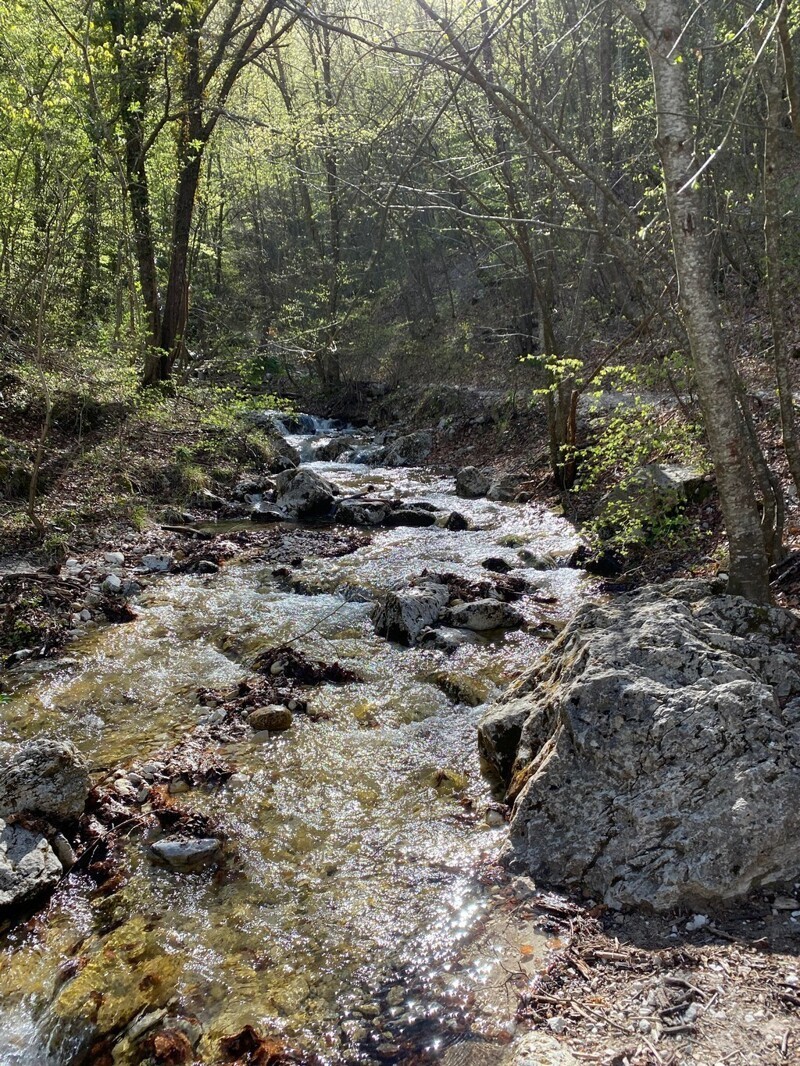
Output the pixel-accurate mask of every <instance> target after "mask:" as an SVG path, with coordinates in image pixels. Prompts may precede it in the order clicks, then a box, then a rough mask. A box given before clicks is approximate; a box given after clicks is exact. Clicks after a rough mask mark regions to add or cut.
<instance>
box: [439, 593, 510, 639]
mask: <svg viewBox="0 0 800 1066" xmlns="http://www.w3.org/2000/svg"><path fill="white" fill-rule="evenodd" d="M450 621H451V622H452V624H453V625H454V626H457V627H461V628H463V629H474V630H475V631H476V632H478V633H481V632H483V631H484V630H487V629H516V628H518V627H519V626H521V625H522V624H523V623H524V621H525V619H524V618H523V617H522V615H521V614H520V613H519V611H518V610H516V608H514V607H511V606H510V605H509V604H507V603H503V601H502V600H489V599H486V600H475V601H474V602H473V603H464V604H462V605H461V606H460V607H453V608H452V609H451V610H450Z"/></svg>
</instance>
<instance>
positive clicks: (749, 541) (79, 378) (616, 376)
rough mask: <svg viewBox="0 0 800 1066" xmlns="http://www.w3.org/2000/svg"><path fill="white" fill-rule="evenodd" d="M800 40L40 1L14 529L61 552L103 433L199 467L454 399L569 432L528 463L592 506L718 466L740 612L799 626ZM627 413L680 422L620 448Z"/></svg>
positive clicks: (10, 133)
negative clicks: (496, 393)
mask: <svg viewBox="0 0 800 1066" xmlns="http://www.w3.org/2000/svg"><path fill="white" fill-rule="evenodd" d="M799 28H800V16H799V15H798V13H797V11H796V10H795V7H794V5H793V4H792V3H791V2H790V0H778V2H772V0H769V2H768V0H762V2H758V3H737V2H726V3H713V4H712V3H698V4H690V3H683V2H681V0H648V3H647V4H646V5H645V6H644V7H643V8H642V7H641V6H640V5H638V4H637V3H635V2H634V0H601V2H599V3H581V2H576V0H447V2H441V3H439V4H438V5H437V4H432V3H429V2H428V0H395V2H393V3H391V4H389V3H385V2H378V0H375V2H372V0H355V2H348V3H345V2H336V0H331V2H329V3H325V4H320V3H315V2H312V0H308V2H305V3H303V2H302V0H267V2H263V3H253V2H250V0H205V2H203V0H191V2H181V0H175V2H170V3H167V2H165V0H144V2H138V0H136V2H134V0H87V2H72V0H9V2H7V3H6V4H4V6H3V10H2V12H0V108H2V132H1V133H0V346H1V347H2V361H3V381H2V398H3V402H2V418H3V423H4V426H3V428H2V432H3V434H4V436H3V440H2V447H3V450H4V456H5V460H4V467H3V470H4V473H5V481H6V489H5V492H4V495H5V496H6V498H7V499H9V498H12V499H13V498H14V497H17V498H22V499H25V498H27V507H26V508H25V509H24V510H26V512H27V515H25V514H23V509H22V508H20V507H17V508H16V509H15V508H14V507H13V506H12V507H11V512H12V513H11V515H10V518H9V521H10V525H9V527H8V528H9V529H10V530H12V531H16V532H17V533H19V532H20V531H21V530H22V529H23V527H24V528H31V527H32V529H33V530H34V531H35V532H37V533H38V535H39V536H40V538H41V537H42V536H45V533H44V525H45V523H44V522H43V521H42V520H41V518H39V516H38V507H37V500H38V497H39V496H40V495H41V493H42V491H43V486H44V484H45V482H46V480H47V477H46V476H45V475H46V473H47V469H48V464H50V465H51V466H53V465H55V467H57V468H59V469H63V468H64V467H65V466H67V467H73V468H75V467H76V456H77V457H78V458H79V459H80V460H81V461H82V462H83V463H84V466H85V465H86V460H87V455H86V453H87V447H86V444H85V441H84V440H83V438H82V437H81V434H82V432H83V430H84V429H85V428H87V427H89V426H90V424H91V421H92V418H93V417H95V418H96V419H98V420H100V421H102V420H103V419H104V418H105V419H106V420H107V418H108V417H110V419H111V421H112V422H114V425H115V427H116V429H115V430H114V432H115V433H116V434H117V437H118V438H119V439H120V441H122V438H124V437H125V433H126V431H125V430H124V429H120V425H122V424H123V423H124V422H125V420H126V418H127V417H128V416H129V415H131V414H135V416H136V418H138V419H139V420H140V422H141V420H145V421H146V420H147V419H149V418H151V417H155V415H157V417H159V418H160V419H161V420H162V422H169V421H170V417H172V419H173V421H172V423H170V424H171V425H173V428H174V430H175V432H176V434H177V435H178V436H179V435H180V431H181V427H182V426H183V427H185V425H186V421H185V416H186V411H187V410H189V411H192V412H195V413H196V412H197V411H198V410H201V411H202V412H203V417H205V418H206V419H207V420H211V421H213V420H214V417H216V421H217V422H218V423H221V424H222V423H225V424H227V425H230V424H231V423H230V419H231V418H232V416H233V413H234V412H235V411H236V410H237V409H239V408H242V407H243V408H246V407H247V406H248V405H252V404H253V401H254V398H256V403H258V402H261V406H262V407H263V406H264V403H263V395H264V394H265V393H277V394H280V393H281V392H282V391H283V392H288V393H289V394H290V395H291V396H293V397H295V398H296V397H297V396H300V395H308V394H310V393H312V392H313V393H316V392H319V393H320V394H326V393H327V394H332V393H335V392H336V391H337V390H339V391H340V392H341V390H343V389H344V390H345V391H346V390H347V388H348V387H357V386H359V385H360V384H363V383H364V382H376V381H377V382H383V383H385V385H386V386H387V387H396V386H398V385H399V386H403V385H406V384H408V383H411V382H413V383H428V384H430V385H433V386H436V385H437V384H439V383H453V382H457V383H462V384H470V385H472V386H475V387H478V388H484V389H486V388H498V389H501V390H507V391H510V392H512V393H513V396H514V402H515V403H519V404H521V406H523V407H528V406H529V407H530V408H531V409H535V410H536V411H538V412H540V413H542V415H543V416H546V429H545V430H541V431H537V432H538V439H537V442H536V443H534V441H533V440H531V442H530V445H529V447H528V448H527V452H528V457H530V456H531V455H533V454H534V453H537V452H538V451H540V450H541V448H544V451H545V454H546V456H547V462H548V463H549V467H550V477H551V481H550V486H551V488H555V489H557V490H561V491H562V492H565V493H568V492H569V491H570V490H574V489H575V486H576V483H577V484H578V486H580V482H581V476H583V479H584V481H586V480H587V471H588V472H590V474H591V476H596V475H597V471H598V469H599V470H600V477H601V478H602V477H606V478H608V477H611V478H612V480H619V478H620V477H623V476H624V475H625V474H626V473H629V472H630V470H631V469H633V468H635V466H636V464H637V462H641V459H642V456H643V455H644V456H645V457H646V456H647V455H651V456H652V455H666V456H668V457H669V456H675V455H682V454H687V453H691V454H693V455H694V456H695V457H697V456H701V457H705V456H706V455H707V456H708V459H706V458H703V459H702V461H703V462H709V461H710V464H711V465H713V468H714V472H715V476H716V483H717V489H718V492H719V501H720V505H721V510H722V514H723V517H724V523H725V527H726V529H727V536H728V540H729V547H730V558H729V562H728V565H727V569H728V570H729V572H730V581H731V588H732V589H733V590H735V591H741V592H743V593H744V594H745V595H747V596H749V597H751V598H753V599H755V600H767V599H769V597H770V590H769V567H770V566H772V565H775V564H778V563H780V561H781V559H782V558H783V557H784V555H785V534H786V529H787V520H786V493H787V491H788V493H789V497H790V502H791V501H796V499H797V495H796V493H797V486H798V483H800V442H798V438H797V428H796V417H795V411H794V402H793V394H792V387H793V377H794V371H793V362H792V361H793V359H794V358H795V356H796V353H797V335H796V321H795V311H794V294H795V291H796V276H797V262H798V254H800V250H799V249H798V240H800V238H799V237H798V229H797V195H798V173H800V171H798V165H797V164H798V158H799V156H798V137H800V88H799V87H798V73H797V70H796V63H795V51H796V48H797V35H798V29H799ZM607 389H624V390H627V391H630V392H632V393H633V394H634V395H635V396H645V397H646V396H647V395H648V394H652V393H653V392H656V393H659V392H660V393H662V394H663V393H667V394H670V395H674V396H675V397H676V403H677V405H678V415H677V417H676V419H674V420H671V421H670V420H667V421H668V425H666V426H664V425H659V426H658V428H657V429H656V430H654V427H653V419H652V418H651V417H650V415H649V413H648V408H647V402H646V399H645V400H643V401H642V402H641V403H640V405H639V407H637V414H636V415H635V417H634V418H633V421H632V423H631V426H630V429H629V432H628V433H627V435H626V434H623V433H620V432H619V427H617V429H616V431H615V432H613V433H611V434H610V435H609V436H608V437H607V438H606V439H604V440H603V441H601V442H600V443H599V444H598V442H597V441H587V440H586V439H585V437H582V434H581V431H580V427H579V418H578V404H579V400H580V397H581V396H582V395H586V394H596V393H602V391H603V390H607ZM259 396H261V400H258V397H259ZM762 408H766V409H767V418H766V422H765V423H764V425H761V424H760V422H759V418H760V414H761V413H762V410H761V409H762ZM170 411H171V415H170ZM59 419H60V421H59ZM70 419H71V420H72V423H77V425H78V427H79V428H78V436H79V437H81V443H80V447H79V448H78V449H77V450H76V449H74V448H73V449H72V450H71V451H70V448H69V447H67V449H66V452H65V451H64V448H63V447H62V448H61V450H59V446H58V444H57V443H54V438H53V431H54V428H55V429H56V430H57V429H58V428H59V425H61V426H62V427H63V425H64V424H65V422H70ZM226 420H227V422H226ZM72 423H71V424H72ZM221 424H220V425H217V426H216V429H222V428H223V426H222V425H221ZM774 431H776V432H777V435H778V438H779V439H777V442H776V436H775V432H774ZM73 435H74V434H73ZM532 437H533V431H532ZM625 438H627V439H625ZM62 443H63V442H62ZM540 446H541V447H540ZM122 447H123V445H122V443H121V444H120V448H121V449H122ZM148 447H149V445H148V444H147V442H139V444H138V445H137V444H136V442H130V450H131V452H133V453H134V457H136V456H135V453H137V451H142V450H144V451H145V452H146V451H147V450H148ZM54 453H58V454H57V457H56V458H55V459H54V458H53V454H54ZM67 453H69V454H67ZM95 458H96V460H97V463H98V465H100V466H102V465H103V463H104V462H105V463H106V464H107V463H108V462H109V458H108V456H107V455H106V456H105V458H104V457H103V456H102V455H101V454H100V453H98V455H97V456H95ZM138 458H139V459H140V460H142V461H144V462H146V461H147V455H138ZM20 462H21V464H22V467H21V470H20ZM77 465H80V464H77ZM581 471H583V475H581ZM592 471H593V472H594V473H593V474H592ZM78 475H79V476H82V475H81V472H80V471H78ZM119 476H120V477H121V478H122V479H123V480H124V477H125V475H124V471H122V472H120V473H119ZM591 476H590V477H589V478H588V479H589V480H591ZM134 480H135V479H134ZM118 487H119V486H118ZM122 494H123V495H124V492H123V493H122ZM134 495H135V494H134ZM95 502H96V501H95ZM62 509H63V508H62ZM51 510H52V509H51ZM56 511H58V508H57V507H56ZM51 517H52V516H51ZM74 520H75V516H74V515H73V517H72V521H73V524H74ZM51 525H52V522H51ZM55 527H56V530H57V531H58V530H59V529H62V528H63V522H62V523H61V525H59V521H58V517H56V519H55ZM723 569H724V567H723Z"/></svg>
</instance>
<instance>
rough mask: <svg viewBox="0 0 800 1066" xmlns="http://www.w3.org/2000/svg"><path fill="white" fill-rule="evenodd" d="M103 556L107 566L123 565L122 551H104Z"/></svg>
mask: <svg viewBox="0 0 800 1066" xmlns="http://www.w3.org/2000/svg"><path fill="white" fill-rule="evenodd" d="M103 558H104V559H105V561H106V562H107V563H108V565H109V566H123V565H124V564H125V556H124V555H123V554H122V552H105V554H104V555H103Z"/></svg>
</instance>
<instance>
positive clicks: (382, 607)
mask: <svg viewBox="0 0 800 1066" xmlns="http://www.w3.org/2000/svg"><path fill="white" fill-rule="evenodd" d="M449 598H450V591H449V589H448V588H447V586H446V585H440V584H438V583H435V582H431V583H430V584H423V585H419V586H418V587H416V588H407V589H402V590H401V591H397V592H387V594H386V597H385V599H384V601H383V602H382V603H379V604H376V606H375V608H374V610H373V612H372V620H373V622H374V623H375V631H376V633H378V634H380V635H381V636H383V637H387V638H388V639H389V640H395V641H397V642H398V643H400V644H416V642H417V641H418V640H419V638H420V636H421V635H422V632H423V630H425V629H426V628H427V627H428V626H432V625H434V624H435V623H436V622H438V620H439V617H440V616H441V614H442V611H444V609H445V607H446V606H447V601H448V599H449Z"/></svg>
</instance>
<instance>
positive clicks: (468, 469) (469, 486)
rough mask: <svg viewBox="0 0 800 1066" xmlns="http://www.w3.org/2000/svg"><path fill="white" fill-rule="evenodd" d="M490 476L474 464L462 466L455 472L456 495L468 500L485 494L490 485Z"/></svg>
mask: <svg viewBox="0 0 800 1066" xmlns="http://www.w3.org/2000/svg"><path fill="white" fill-rule="evenodd" d="M491 483H492V481H491V477H490V476H489V474H488V473H487V472H486V471H485V470H479V469H478V468H477V467H476V466H464V467H462V468H461V469H460V470H459V471H458V473H457V474H456V495H458V496H463V497H464V498H465V499H468V500H477V499H479V498H480V497H481V496H485V495H486V493H487V492H488V491H489V486H490V485H491Z"/></svg>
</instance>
